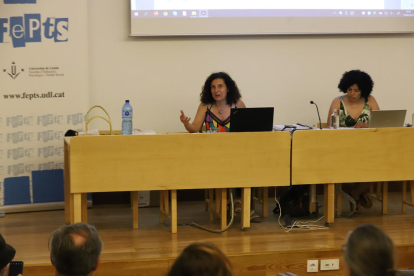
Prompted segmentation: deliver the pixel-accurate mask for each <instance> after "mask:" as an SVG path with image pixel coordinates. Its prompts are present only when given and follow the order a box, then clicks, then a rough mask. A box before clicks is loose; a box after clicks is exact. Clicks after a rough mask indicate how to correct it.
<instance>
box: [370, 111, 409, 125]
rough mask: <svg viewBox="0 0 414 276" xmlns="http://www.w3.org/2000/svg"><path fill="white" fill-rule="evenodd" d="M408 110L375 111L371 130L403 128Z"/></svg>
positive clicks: (372, 116)
mask: <svg viewBox="0 0 414 276" xmlns="http://www.w3.org/2000/svg"><path fill="white" fill-rule="evenodd" d="M406 113H407V110H374V111H372V113H371V121H370V123H369V127H370V128H384V127H403V126H404V120H405V114H406Z"/></svg>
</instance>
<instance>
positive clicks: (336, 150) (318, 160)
mask: <svg viewBox="0 0 414 276" xmlns="http://www.w3.org/2000/svg"><path fill="white" fill-rule="evenodd" d="M411 180H414V128H378V129H375V128H372V129H339V130H328V129H327V130H319V131H296V132H294V133H293V136H292V185H302V184H325V192H324V195H325V199H324V209H325V210H324V214H325V221H326V222H328V223H331V222H334V212H335V206H334V197H335V183H356V182H385V185H384V190H386V189H387V187H388V181H411ZM385 195H386V193H384V196H385ZM386 200H387V199H386V198H383V203H384V202H386ZM385 213H386V212H385Z"/></svg>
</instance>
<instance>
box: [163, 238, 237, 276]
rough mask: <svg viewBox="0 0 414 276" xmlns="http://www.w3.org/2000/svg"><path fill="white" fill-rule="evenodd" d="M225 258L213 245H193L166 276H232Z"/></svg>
mask: <svg viewBox="0 0 414 276" xmlns="http://www.w3.org/2000/svg"><path fill="white" fill-rule="evenodd" d="M232 275H233V273H232V266H231V263H230V261H229V260H228V259H227V257H226V256H225V255H224V254H223V252H221V251H220V250H219V249H218V248H217V247H216V246H215V245H214V244H211V243H193V244H190V245H189V246H187V247H186V248H185V249H184V251H183V252H182V253H181V255H180V256H179V257H178V259H177V260H176V261H175V262H174V264H173V266H172V267H171V269H170V271H169V272H168V276H232Z"/></svg>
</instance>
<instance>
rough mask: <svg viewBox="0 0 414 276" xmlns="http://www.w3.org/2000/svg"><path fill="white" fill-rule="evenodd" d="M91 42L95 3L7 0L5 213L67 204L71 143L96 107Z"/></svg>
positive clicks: (2, 138)
mask: <svg viewBox="0 0 414 276" xmlns="http://www.w3.org/2000/svg"><path fill="white" fill-rule="evenodd" d="M87 41H88V38H87V1H84V0H61V1H54V0H0V210H2V209H3V210H7V211H9V210H12V208H9V209H7V207H10V206H16V205H19V206H21V205H22V204H23V205H28V206H33V210H35V209H36V206H39V205H41V204H47V203H51V202H62V201H63V200H64V189H63V185H64V184H63V167H64V163H63V154H64V150H63V137H64V134H65V132H66V131H67V130H68V129H75V130H81V129H82V128H83V120H84V119H83V112H84V111H85V110H87V108H88V57H87V48H88V45H87ZM40 209H42V208H40ZM43 209H44V208H43Z"/></svg>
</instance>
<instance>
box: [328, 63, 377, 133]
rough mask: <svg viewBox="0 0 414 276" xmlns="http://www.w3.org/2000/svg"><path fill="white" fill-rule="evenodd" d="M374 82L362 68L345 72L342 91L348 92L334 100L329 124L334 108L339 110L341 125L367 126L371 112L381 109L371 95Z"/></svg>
mask: <svg viewBox="0 0 414 276" xmlns="http://www.w3.org/2000/svg"><path fill="white" fill-rule="evenodd" d="M373 87H374V82H373V81H372V79H371V77H370V76H369V75H368V74H367V73H365V72H363V71H360V70H352V71H349V72H345V73H344V74H343V76H342V79H341V81H340V82H339V85H338V88H339V91H340V92H343V93H346V95H344V96H339V97H337V98H335V99H334V100H333V101H332V104H331V107H330V109H329V114H328V121H327V122H328V124H327V125H328V126H330V125H331V116H330V115H331V114H332V113H333V110H334V109H336V110H338V111H339V126H340V127H354V128H367V127H369V122H370V120H371V112H372V111H373V110H379V106H378V103H377V101H376V100H375V98H374V97H373V96H371V92H372V88H373Z"/></svg>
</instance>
